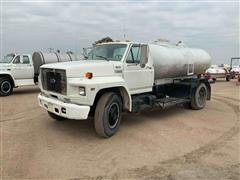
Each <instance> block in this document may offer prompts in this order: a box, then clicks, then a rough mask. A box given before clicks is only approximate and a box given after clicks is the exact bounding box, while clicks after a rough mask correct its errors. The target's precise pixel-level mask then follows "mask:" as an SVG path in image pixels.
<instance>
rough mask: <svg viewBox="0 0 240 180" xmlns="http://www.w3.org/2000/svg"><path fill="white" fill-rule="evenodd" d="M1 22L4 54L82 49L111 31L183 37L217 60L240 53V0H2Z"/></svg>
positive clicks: (124, 35) (129, 36) (119, 35)
mask: <svg viewBox="0 0 240 180" xmlns="http://www.w3.org/2000/svg"><path fill="white" fill-rule="evenodd" d="M0 28H1V39H0V40H1V45H2V46H1V53H0V54H3V55H5V54H6V53H11V52H19V53H33V52H34V51H44V52H45V51H46V52H48V48H54V49H55V50H57V49H59V50H60V51H61V52H66V51H69V50H71V51H73V52H76V53H79V52H82V48H83V47H89V46H91V44H92V43H93V42H95V41H96V40H99V39H101V38H103V37H106V36H109V37H111V38H113V39H114V40H132V41H137V42H147V43H148V42H149V43H151V42H153V41H155V40H156V39H159V38H162V39H168V40H170V41H171V42H172V43H176V42H178V41H180V40H181V41H183V42H184V44H186V45H187V46H188V47H194V48H202V49H204V50H206V51H207V52H208V53H209V54H210V55H211V56H212V59H213V61H212V63H213V64H222V63H230V58H231V57H236V56H238V57H239V56H240V54H239V1H228V2H227V1H224V2H223V1H219V2H218V1H161V2H159V1H143V0H142V1H133V0H132V1H123V0H119V1H109V0H104V1H96V0H95V1H84V2H83V1H82V2H80V1H77V0H74V1H62V0H60V1H57V0H55V1H52V0H51V1H46V0H44V1H34V0H32V1H30V0H28V1H21V0H18V1H12V0H1V27H0ZM1 56H2V55H1Z"/></svg>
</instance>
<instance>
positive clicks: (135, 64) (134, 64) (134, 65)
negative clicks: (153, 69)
mask: <svg viewBox="0 0 240 180" xmlns="http://www.w3.org/2000/svg"><path fill="white" fill-rule="evenodd" d="M137 65H138V64H127V66H137Z"/></svg>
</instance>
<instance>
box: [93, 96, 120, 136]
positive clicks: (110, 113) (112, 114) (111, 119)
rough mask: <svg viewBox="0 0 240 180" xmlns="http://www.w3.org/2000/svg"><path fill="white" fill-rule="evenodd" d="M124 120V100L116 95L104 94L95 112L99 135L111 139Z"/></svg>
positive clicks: (96, 128)
mask: <svg viewBox="0 0 240 180" xmlns="http://www.w3.org/2000/svg"><path fill="white" fill-rule="evenodd" d="M121 118H122V100H121V98H120V97H119V95H117V94H116V93H112V92H109V93H105V94H103V95H102V96H101V97H100V99H99V101H98V103H97V107H96V110H95V115H94V126H95V130H96V132H97V134H98V135H100V136H102V137H105V138H107V137H111V136H112V135H114V134H115V133H116V132H117V131H118V129H119V125H120V121H121Z"/></svg>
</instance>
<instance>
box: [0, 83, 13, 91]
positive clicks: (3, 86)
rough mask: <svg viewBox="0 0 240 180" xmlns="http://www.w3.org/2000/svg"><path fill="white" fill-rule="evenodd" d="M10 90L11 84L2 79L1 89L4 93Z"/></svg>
mask: <svg viewBox="0 0 240 180" xmlns="http://www.w3.org/2000/svg"><path fill="white" fill-rule="evenodd" d="M10 90H11V84H10V82H8V81H3V82H2V84H1V91H2V92H3V93H5V94H7V93H9V92H10Z"/></svg>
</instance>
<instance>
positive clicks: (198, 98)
mask: <svg viewBox="0 0 240 180" xmlns="http://www.w3.org/2000/svg"><path fill="white" fill-rule="evenodd" d="M207 93H208V91H207V87H206V85H205V84H204V83H201V84H200V85H199V86H198V87H197V89H196V91H195V93H194V95H193V97H192V99H191V103H190V105H191V108H192V109H195V110H198V109H202V108H204V107H205V105H206V100H207Z"/></svg>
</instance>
